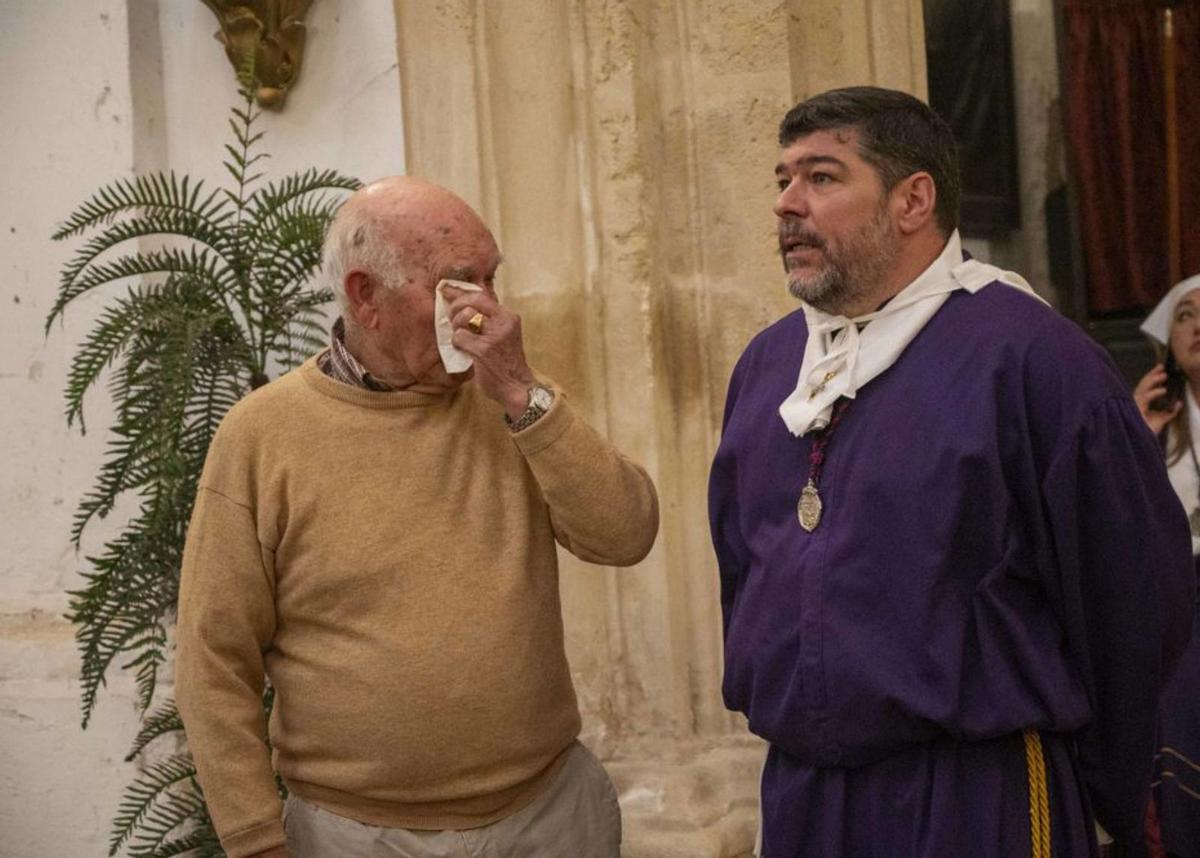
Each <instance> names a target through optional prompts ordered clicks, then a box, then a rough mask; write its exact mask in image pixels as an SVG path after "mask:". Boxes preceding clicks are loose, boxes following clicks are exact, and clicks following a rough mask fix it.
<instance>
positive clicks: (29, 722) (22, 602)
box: [0, 0, 404, 858]
mask: <svg viewBox="0 0 1200 858" xmlns="http://www.w3.org/2000/svg"><path fill="white" fill-rule="evenodd" d="M308 25H309V42H308V50H307V53H306V56H305V61H304V68H303V70H302V72H301V76H300V80H299V82H298V85H297V87H296V89H295V90H294V91H293V92H292V93H291V95H290V96H289V98H288V103H287V106H286V108H285V110H284V111H283V113H281V114H278V115H275V114H270V113H267V114H265V116H264V119H263V126H262V127H264V128H265V129H266V130H267V136H266V138H265V140H264V143H265V144H266V146H267V148H268V149H269V150H271V151H273V152H274V155H275V156H274V157H273V158H272V159H271V161H269V162H267V165H266V166H267V170H268V171H269V173H270V174H271V175H282V174H283V173H284V172H286V171H289V170H293V169H302V168H305V167H308V166H318V167H332V168H336V169H339V170H341V171H342V172H345V173H349V174H351V175H356V176H359V177H360V178H363V179H369V178H374V177H376V176H380V175H386V174H390V173H399V172H403V170H404V158H403V148H404V141H403V133H402V127H401V118H400V117H401V111H400V86H399V77H398V73H397V68H396V47H395V23H394V19H393V12H392V4H391V3H388V2H384V0H371V2H362V0H321V2H319V3H316V4H314V6H313V8H312V11H311V12H310V13H309V15H308ZM216 28H217V23H216V19H215V18H214V17H213V15H212V13H211V12H209V10H208V9H207V8H205V7H204V6H203V5H202V4H201V3H200V2H198V0H157V2H156V0H89V2H87V3H78V2H73V0H7V2H4V3H0V80H2V81H3V83H2V84H0V116H2V117H4V122H3V123H0V153H3V157H0V439H3V443H2V444H0V858H34V856H39V858H40V856H49V855H53V856H56V858H76V856H78V858H84V856H101V855H104V854H106V852H107V849H106V842H107V836H108V825H109V820H110V819H111V817H112V815H113V812H114V809H115V807H116V804H117V800H118V797H119V793H120V790H121V788H122V787H123V786H124V785H125V784H126V783H127V782H128V781H129V779H130V778H131V777H132V776H133V774H134V772H133V767H132V766H131V765H126V764H125V763H123V762H122V758H123V757H124V754H125V750H126V748H127V746H128V744H129V742H130V741H131V740H132V738H133V735H134V732H135V729H136V713H135V712H134V707H133V698H132V693H131V689H132V684H131V683H130V682H128V681H126V680H125V679H124V678H123V677H120V676H114V677H113V680H114V681H113V682H112V683H111V684H110V686H109V688H108V690H107V691H106V692H104V693H103V696H102V698H101V702H100V705H99V707H98V709H97V712H96V716H95V719H94V721H93V723H92V726H91V727H89V729H88V730H87V731H86V732H83V731H81V730H80V729H79V686H78V681H77V674H78V657H77V654H76V651H75V644H74V640H73V629H72V627H71V626H70V624H69V623H67V622H66V621H65V620H64V619H62V615H63V613H64V611H65V610H66V606H67V596H66V591H67V590H68V589H71V588H75V587H78V586H79V584H80V579H79V577H78V571H79V569H80V568H81V561H80V560H79V558H77V557H76V556H75V552H74V550H73V548H72V547H71V546H70V545H69V544H68V541H67V534H68V531H69V528H70V522H71V517H72V514H73V511H74V507H75V504H76V502H77V501H78V499H79V497H80V496H81V495H82V494H83V493H84V492H85V491H86V490H87V488H88V487H89V485H90V484H91V481H92V479H93V476H94V474H95V470H96V468H97V466H98V465H99V463H100V461H101V459H102V453H103V445H104V441H105V437H104V432H103V427H104V426H105V424H106V421H107V419H108V416H109V414H110V411H109V409H108V408H107V403H106V400H105V397H104V393H103V391H102V390H101V391H99V392H98V393H96V394H94V395H93V396H92V397H91V399H90V400H89V407H88V410H87V417H88V425H89V427H90V428H91V431H90V432H89V434H88V435H87V436H85V437H81V436H80V434H79V433H78V431H68V430H67V428H66V426H65V423H64V420H63V418H62V411H63V407H62V394H61V391H62V387H63V383H64V380H65V378H66V370H67V364H68V361H69V358H70V356H71V354H72V351H73V348H74V345H75V344H76V343H77V342H78V341H79V340H80V339H81V337H82V336H83V334H84V333H85V332H86V331H87V330H88V329H89V328H90V326H91V324H92V322H93V320H94V318H95V316H96V314H97V313H98V312H99V310H100V308H101V306H102V303H103V298H104V296H102V295H96V296H94V297H93V298H92V299H90V300H82V301H80V302H79V303H78V304H77V305H76V306H75V307H74V308H73V309H72V310H70V311H69V313H68V316H67V319H66V322H65V324H63V325H61V326H60V325H57V324H56V325H55V327H54V328H53V329H52V331H51V332H50V335H49V337H45V336H44V335H43V334H42V326H43V323H44V320H45V317H46V313H47V311H48V310H49V308H50V306H51V304H52V302H53V298H54V293H55V287H56V283H57V272H58V270H59V268H60V267H61V266H62V265H63V263H64V262H65V261H66V260H67V259H69V257H70V256H71V253H72V251H73V249H74V248H75V247H77V246H78V243H75V244H68V245H62V244H55V243H53V242H51V241H50V239H49V236H50V234H51V233H52V232H53V231H54V228H55V226H56V225H57V223H58V222H59V221H61V220H62V219H63V218H64V217H65V216H66V215H67V214H68V213H69V212H70V211H71V210H72V209H73V208H74V207H75V206H76V205H77V204H79V203H80V202H82V201H83V200H84V199H85V198H86V197H87V196H89V195H90V194H91V192H92V190H93V189H94V188H96V187H97V186H98V185H99V184H101V183H103V182H106V181H110V180H112V179H115V178H118V177H122V176H128V175H132V171H133V170H134V169H138V170H147V169H157V168H162V167H171V168H174V169H175V170H176V171H177V172H187V173H190V174H192V175H194V176H197V177H203V178H206V179H209V180H215V181H223V179H224V170H223V168H222V167H221V166H220V158H221V155H222V154H223V150H222V148H221V144H222V143H224V142H225V141H226V140H227V138H228V129H227V124H226V122H225V116H226V113H227V110H228V108H229V106H230V105H232V104H233V103H234V102H235V101H236V98H237V95H236V91H235V85H234V78H233V71H232V68H231V67H230V65H229V63H228V61H227V60H226V58H225V55H224V52H223V50H222V49H221V46H220V45H219V44H218V43H217V42H216V41H215V40H214V39H213V38H212V34H213V32H214V31H215V30H216ZM108 533H111V526H110V529H109V530H108V531H105V530H103V529H97V531H96V532H95V533H94V534H93V535H92V537H91V538H90V539H89V540H88V541H87V544H86V545H85V551H86V549H88V548H92V549H95V548H97V547H98V546H99V545H100V544H101V542H102V541H103V538H104V537H105V536H106V535H107V534H108Z"/></svg>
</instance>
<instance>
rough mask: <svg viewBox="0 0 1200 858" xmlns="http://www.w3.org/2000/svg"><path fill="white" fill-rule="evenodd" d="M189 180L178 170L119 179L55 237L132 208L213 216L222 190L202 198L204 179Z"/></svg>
mask: <svg viewBox="0 0 1200 858" xmlns="http://www.w3.org/2000/svg"><path fill="white" fill-rule="evenodd" d="M189 182H190V179H189V178H188V177H187V176H184V177H183V179H182V180H180V179H177V178H175V173H174V171H172V172H170V173H152V174H150V175H148V176H138V177H136V178H133V179H118V180H116V181H115V182H112V183H110V184H108V185H104V186H103V187H101V188H100V190H98V191H97V192H96V193H95V195H93V196H92V198H91V199H90V200H88V201H87V202H85V203H83V205H81V206H80V207H79V208H77V209H76V210H75V211H74V212H73V213H72V214H71V216H70V217H68V218H67V221H66V223H64V224H63V225H62V226H60V227H59V228H58V229H57V230H56V231H55V232H54V234H53V235H52V236H51V237H52V238H53V239H54V240H55V241H61V240H63V239H64V238H70V237H71V236H73V235H78V234H79V233H81V232H83V231H84V230H86V229H89V228H90V227H94V226H97V225H98V224H102V223H111V222H112V220H113V219H114V218H115V217H117V216H118V215H121V214H125V213H129V212H141V213H151V214H152V213H158V212H164V211H175V212H179V213H184V214H191V215H195V216H196V217H199V218H201V219H210V218H211V217H212V215H213V214H214V212H215V211H216V210H217V208H218V206H219V204H220V198H219V191H213V192H212V193H210V194H208V196H205V197H203V198H202V197H201V194H202V192H203V191H202V189H203V187H204V182H202V181H201V182H196V184H195V185H194V186H192V187H191V188H189V187H188V184H189Z"/></svg>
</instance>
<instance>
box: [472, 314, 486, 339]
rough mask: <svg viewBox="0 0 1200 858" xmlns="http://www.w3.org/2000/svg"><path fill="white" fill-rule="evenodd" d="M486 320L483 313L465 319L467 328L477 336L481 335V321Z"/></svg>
mask: <svg viewBox="0 0 1200 858" xmlns="http://www.w3.org/2000/svg"><path fill="white" fill-rule="evenodd" d="M484 318H486V317H485V316H484V315H483V313H476V314H475V315H474V316H472V317H471V318H469V319H467V327H468V328H470V329H471V330H472V331H474V332H475V333H477V334H482V333H483V320H484Z"/></svg>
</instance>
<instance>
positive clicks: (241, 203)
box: [46, 75, 359, 858]
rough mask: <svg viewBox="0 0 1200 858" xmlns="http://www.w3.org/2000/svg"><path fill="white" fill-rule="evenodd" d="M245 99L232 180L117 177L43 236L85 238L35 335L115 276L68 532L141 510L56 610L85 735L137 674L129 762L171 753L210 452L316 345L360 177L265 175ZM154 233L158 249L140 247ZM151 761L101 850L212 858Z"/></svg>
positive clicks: (187, 790) (170, 760)
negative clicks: (196, 529) (176, 667)
mask: <svg viewBox="0 0 1200 858" xmlns="http://www.w3.org/2000/svg"><path fill="white" fill-rule="evenodd" d="M251 77H252V76H251V75H246V76H244V80H249V79H250V78H251ZM241 94H242V103H241V105H240V106H239V107H235V108H233V110H232V111H231V114H232V115H231V117H230V128H231V129H232V131H233V137H234V142H233V143H232V144H227V145H226V146H225V149H226V152H227V153H228V159H227V160H225V161H224V162H223V163H224V165H225V167H226V168H227V170H228V171H229V174H230V176H231V177H232V180H233V181H232V184H230V185H229V186H227V187H222V188H216V189H214V190H207V189H206V188H205V187H204V184H203V182H193V181H191V180H190V179H189V178H188V177H186V176H184V177H183V178H178V177H176V175H175V174H174V173H173V172H172V173H166V174H163V173H159V174H155V175H150V176H143V177H139V178H134V179H125V180H119V181H116V182H113V183H111V184H108V185H106V186H104V187H102V188H100V189H99V190H98V191H97V192H96V193H95V194H94V195H93V196H92V197H91V199H89V200H88V201H87V202H85V203H84V204H83V205H81V206H80V207H79V208H78V209H76V210H75V211H74V212H73V213H72V214H71V215H70V217H68V218H67V220H66V222H65V223H64V224H63V225H62V226H61V227H60V228H59V230H58V231H57V232H55V233H54V236H53V237H54V239H55V240H57V241H62V240H66V239H72V238H77V237H82V236H84V235H85V234H88V235H90V236H91V237H90V238H89V240H88V241H87V242H86V243H85V244H84V245H83V247H82V248H81V249H80V250H79V251H78V253H77V254H76V255H75V256H74V258H73V259H72V260H71V261H70V262H69V263H68V264H67V265H66V266H65V267H64V268H63V270H62V274H61V279H60V281H59V285H58V297H57V300H56V301H55V303H54V306H53V308H52V309H51V310H50V313H49V316H48V318H47V319H46V331H47V333H49V331H50V328H51V325H52V324H53V323H54V321H55V320H56V319H61V317H62V316H63V314H64V313H65V311H66V309H67V307H68V305H70V304H71V302H73V301H75V300H76V299H77V298H79V297H80V296H82V295H85V294H87V293H90V292H92V291H94V290H96V289H106V290H110V291H111V290H113V289H114V288H116V287H118V286H120V285H125V291H124V293H123V294H119V295H116V296H115V297H112V299H111V301H110V303H109V304H108V306H107V308H106V309H105V310H104V311H103V312H102V313H101V315H100V317H99V318H98V320H97V321H96V324H95V326H94V327H93V328H92V330H91V332H90V333H89V334H88V335H87V336H86V338H85V339H84V341H83V343H82V344H81V345H80V346H79V348H78V351H77V352H76V354H75V356H74V358H73V360H72V362H71V366H70V370H69V373H68V378H67V385H66V403H67V409H66V416H67V423H68V425H74V423H75V422H76V421H78V424H79V427H80V430H81V431H86V426H85V423H84V413H83V408H84V397H85V395H86V394H87V392H88V391H89V390H91V389H92V388H93V387H94V386H95V385H96V384H97V382H99V381H100V379H101V378H102V376H104V375H105V373H106V372H107V373H108V392H109V395H110V396H111V397H112V400H113V403H114V405H115V411H116V415H115V418H114V421H113V424H112V426H111V427H110V433H111V440H110V441H109V442H108V445H107V451H106V455H105V459H104V462H103V464H102V466H101V468H100V471H99V474H98V476H97V479H96V483H95V486H94V487H93V488H92V489H91V490H90V491H89V492H88V493H87V494H86V495H85V497H84V498H83V499H82V501H81V502H80V504H79V508H78V511H77V513H76V515H75V520H74V526H73V527H72V531H71V539H72V541H73V542H74V544H75V546H76V548H79V547H80V542H81V539H82V537H83V533H84V531H85V529H86V528H87V527H88V525H89V524H91V523H92V522H93V521H94V520H95V519H97V518H104V517H105V516H106V515H107V514H108V513H109V512H111V511H112V510H113V509H114V507H115V505H116V504H117V502H118V501H119V500H121V499H126V498H131V499H133V500H135V501H136V504H137V510H136V512H135V513H134V514H133V516H132V517H131V519H130V520H129V522H128V524H126V525H125V527H124V529H123V530H122V531H121V532H120V533H119V534H118V535H117V536H115V537H114V538H112V539H110V540H109V541H108V542H107V543H106V544H105V545H104V546H103V549H102V550H101V551H100V553H99V554H96V555H94V556H88V557H86V558H85V561H86V563H87V565H88V566H89V567H90V569H89V571H87V572H85V573H84V575H83V578H84V581H85V583H84V586H83V588H82V589H80V590H76V591H73V592H71V593H70V597H71V601H70V610H69V613H68V617H69V619H70V620H71V621H72V622H73V623H74V624H75V625H76V627H77V628H76V640H77V642H78V645H79V648H80V652H81V657H82V670H81V682H82V708H83V719H82V720H83V727H84V728H85V729H86V728H87V725H88V722H89V720H90V719H91V716H92V714H93V712H94V710H95V706H96V700H97V696H98V694H99V691H100V689H101V688H102V687H103V686H104V684H105V681H106V677H107V676H108V675H109V671H110V670H111V669H112V668H113V665H114V664H118V665H119V667H120V668H121V669H123V670H128V671H132V672H133V673H134V675H135V676H136V684H137V698H138V705H139V707H140V712H141V715H142V726H141V730H140V732H139V733H138V736H137V737H136V739H135V740H134V743H133V747H132V749H131V751H130V753H129V756H128V757H127V761H133V760H134V759H137V758H139V757H141V758H143V759H147V758H146V756H145V755H147V754H148V753H154V752H155V751H156V750H158V748H160V747H162V746H163V745H164V742H162V741H160V740H162V739H163V738H164V737H167V736H173V737H175V745H174V746H173V747H176V748H178V747H181V743H182V732H181V731H182V724H181V723H180V720H179V715H178V713H177V712H176V710H175V706H174V703H173V702H172V701H170V700H167V701H165V702H163V703H161V704H160V705H159V706H157V707H156V708H154V709H153V710H151V705H152V703H153V701H154V699H155V689H156V688H157V684H158V677H159V670H160V669H161V668H162V665H163V664H164V662H165V660H166V658H167V648H168V629H169V626H170V624H171V623H172V622H173V618H174V609H175V602H176V597H177V594H178V586H179V567H180V563H181V560H182V556H183V545H184V539H185V537H186V533H187V523H188V519H189V517H190V515H191V510H192V504H193V503H194V501H195V498H196V489H197V484H198V482H199V479H200V472H201V469H202V467H203V465H204V458H205V455H206V454H207V452H208V445H209V442H210V441H211V440H212V437H213V433H214V432H216V429H217V425H218V424H219V423H220V421H221V418H222V417H223V416H224V415H225V413H226V412H227V411H228V410H229V409H230V407H231V406H233V404H234V403H235V402H237V400H238V399H240V398H241V397H242V396H243V395H244V394H245V393H246V392H247V391H248V390H250V389H252V388H255V387H258V386H260V385H262V384H265V383H266V382H267V381H268V380H269V377H270V374H271V373H273V372H276V371H281V370H286V369H288V368H290V367H293V366H296V365H297V364H299V363H301V362H302V361H303V360H304V359H305V358H306V357H307V356H308V355H310V354H312V353H313V352H314V351H316V350H317V349H318V348H320V346H321V345H322V344H323V342H324V339H325V336H326V334H325V330H324V328H323V324H322V320H323V316H322V314H321V309H320V308H321V305H322V304H324V303H326V302H327V301H328V300H329V298H330V295H329V294H328V292H327V291H325V290H322V289H314V288H312V287H311V286H310V285H309V282H308V281H309V278H310V276H311V274H312V272H313V270H314V269H315V267H316V266H317V264H318V262H319V261H320V249H321V242H322V239H323V237H324V233H325V229H326V227H327V226H328V224H329V222H330V220H331V219H332V217H333V214H334V212H335V210H336V209H337V206H338V205H339V204H340V203H341V200H342V198H343V197H344V195H345V192H347V191H352V190H355V189H357V188H358V187H359V182H358V181H357V180H356V179H353V178H350V177H347V176H343V175H341V174H339V173H336V172H334V171H332V170H316V169H310V170H308V171H306V172H303V173H297V174H293V175H290V176H288V177H286V178H284V179H283V180H281V181H278V182H264V180H263V176H262V174H261V173H260V172H258V171H257V170H258V164H259V162H260V161H262V160H263V159H264V158H266V157H267V155H266V154H265V153H261V152H258V151H257V144H259V142H260V140H261V138H262V136H263V133H262V132H261V131H258V130H256V128H255V122H256V120H257V118H258V116H259V112H258V111H257V110H256V109H255V107H254V99H253V92H252V89H251V88H250V87H248V86H246V85H245V83H243V86H242V90H241ZM151 239H160V240H162V242H163V243H162V244H161V245H160V246H157V247H153V248H147V247H146V243H147V241H149V240H151ZM269 700H270V698H269V695H268V696H267V698H266V699H265V703H266V704H267V705H269ZM154 759H155V761H154V762H149V761H148V760H147V762H146V764H145V765H144V767H143V769H142V772H141V774H140V775H139V776H138V777H137V779H136V780H135V781H134V782H133V783H132V784H130V785H129V787H128V788H127V789H126V791H125V794H124V796H123V798H122V800H121V803H120V807H119V810H118V815H117V818H116V819H115V820H114V821H113V831H112V836H111V839H110V841H109V855H110V856H112V855H116V854H117V853H118V852H119V851H120V850H121V849H122V848H124V849H126V850H127V853H128V854H129V855H130V856H132V858H166V857H167V856H172V855H189V856H193V858H209V856H220V855H223V854H224V853H223V852H222V851H221V848H220V844H219V843H218V841H217V838H216V836H215V834H214V833H213V829H212V825H211V823H210V821H209V819H208V815H207V810H206V808H205V804H204V797H203V795H202V793H201V791H200V788H199V785H198V783H197V782H196V777H195V775H196V772H195V766H194V765H193V763H192V761H191V757H190V755H189V754H188V753H187V752H186V751H180V752H177V753H173V754H170V755H168V756H166V757H165V758H164V757H163V756H162V754H161V753H159V754H157V756H156V757H155V758H154Z"/></svg>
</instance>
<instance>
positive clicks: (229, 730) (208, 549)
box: [175, 488, 285, 858]
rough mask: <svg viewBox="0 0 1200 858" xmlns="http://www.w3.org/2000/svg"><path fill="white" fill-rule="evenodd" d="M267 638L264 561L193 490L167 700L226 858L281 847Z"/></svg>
mask: <svg viewBox="0 0 1200 858" xmlns="http://www.w3.org/2000/svg"><path fill="white" fill-rule="evenodd" d="M274 632H275V610H274V583H273V578H272V555H271V552H270V551H268V550H265V549H264V548H263V547H262V546H261V545H260V543H259V540H258V536H257V532H256V529H255V522H254V517H253V515H252V513H251V510H250V509H249V508H247V507H246V506H244V505H242V504H240V503H237V502H235V501H233V500H231V499H230V498H228V497H226V496H225V495H223V494H221V493H220V492H217V491H214V490H212V489H211V488H201V489H200V491H199V492H198V496H197V499H196V506H195V509H194V510H193V512H192V520H191V525H190V526H189V528H188V537H187V545H186V548H185V550H184V556H183V569H182V573H181V578H180V589H179V623H178V648H177V652H176V689H175V691H176V702H177V704H178V707H179V713H180V715H181V716H182V718H183V723H184V727H185V730H186V733H187V739H188V746H189V748H190V749H191V753H192V757H193V759H194V760H195V762H196V769H197V772H198V774H199V779H200V785H201V787H202V788H203V789H204V797H205V800H206V801H207V803H208V809H209V813H210V815H211V817H212V820H213V824H214V826H215V828H216V831H217V834H218V835H219V836H220V838H221V845H222V846H223V847H224V848H225V851H226V853H227V854H228V855H229V858H242V856H246V855H253V854H255V853H257V852H261V851H264V850H267V849H270V848H272V847H276V846H282V845H283V844H284V843H285V837H284V831H283V823H282V821H281V818H280V817H281V814H282V804H281V802H280V799H279V795H278V792H277V790H276V787H275V775H274V772H273V771H272V768H271V762H270V757H269V752H268V747H267V732H266V720H265V718H264V715H263V707H262V693H263V685H264V668H263V653H264V651H265V650H266V649H267V648H268V647H269V646H270V642H271V639H272V637H273V635H274Z"/></svg>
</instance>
